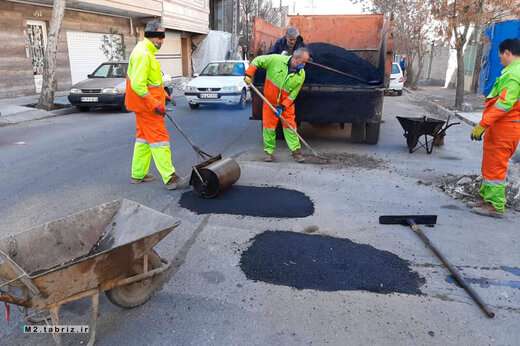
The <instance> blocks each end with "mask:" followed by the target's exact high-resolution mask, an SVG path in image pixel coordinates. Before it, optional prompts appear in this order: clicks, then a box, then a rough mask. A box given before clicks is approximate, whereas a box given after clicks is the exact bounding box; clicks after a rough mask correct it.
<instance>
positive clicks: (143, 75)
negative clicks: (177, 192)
mask: <svg viewBox="0 0 520 346" xmlns="http://www.w3.org/2000/svg"><path fill="white" fill-rule="evenodd" d="M165 35H166V33H165V30H164V28H163V27H162V26H161V23H160V22H159V21H157V20H154V21H151V22H149V23H148V24H147V25H146V28H145V31H144V37H145V38H144V40H142V41H141V42H139V43H138V44H137V45H136V46H135V48H134V50H133V51H132V54H131V55H130V59H129V63H128V71H127V80H126V97H125V104H126V108H127V109H129V110H131V111H134V112H135V119H136V140H135V146H134V156H133V159H132V183H133V184H139V183H142V182H147V181H152V180H154V177H153V176H152V175H150V174H148V171H149V169H150V163H151V160H152V157H153V160H154V162H155V166H156V167H157V170H158V171H159V173H160V175H161V177H162V180H163V182H164V184H165V185H166V188H167V189H169V190H174V189H176V188H177V186H178V184H179V181H180V179H179V178H178V176H177V175H176V174H175V167H174V166H173V162H172V157H171V155H172V154H171V149H170V136H169V134H168V130H167V128H166V124H165V121H164V115H165V114H166V109H165V102H166V98H167V95H166V92H165V91H164V86H163V82H162V72H161V65H160V64H159V61H157V59H156V58H155V54H156V53H157V51H158V50H159V49H160V48H161V46H162V44H163V42H164V38H165Z"/></svg>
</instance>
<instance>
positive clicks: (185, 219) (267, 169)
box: [0, 96, 520, 345]
mask: <svg viewBox="0 0 520 346" xmlns="http://www.w3.org/2000/svg"><path fill="white" fill-rule="evenodd" d="M174 113H175V114H176V117H177V119H178V120H179V121H180V123H181V125H182V126H184V127H185V130H186V132H188V133H192V134H193V138H194V140H195V141H197V142H198V143H200V145H201V146H202V147H204V148H207V150H209V151H211V152H215V153H216V152H224V153H225V154H227V155H237V157H238V160H239V162H240V166H241V168H242V177H241V180H240V184H242V185H254V186H263V185H269V186H281V187H284V188H287V189H294V190H298V191H302V192H304V193H305V194H306V195H307V196H309V198H310V199H311V200H312V201H313V203H314V209H315V210H314V214H313V215H311V216H308V217H305V218H298V219H271V218H254V217H247V216H241V215H238V216H236V215H235V216H233V215H216V214H212V215H209V216H208V215H197V214H194V213H192V212H190V211H188V210H185V209H183V208H181V207H180V206H179V205H178V200H179V197H180V196H181V193H182V192H178V191H176V192H169V191H166V190H165V189H164V188H163V187H162V186H161V184H160V183H159V182H154V183H150V184H146V185H140V186H134V185H130V184H129V183H128V178H129V177H128V172H129V166H130V157H131V152H132V145H133V126H134V125H133V118H132V115H130V114H119V113H112V112H106V111H105V112H103V111H97V112H91V113H78V114H72V115H69V116H64V117H60V118H54V119H48V120H44V121H37V122H33V123H28V124H23V125H19V126H13V127H4V128H0V178H1V180H0V181H1V182H2V185H1V190H0V191H1V194H0V215H1V218H0V235H1V236H6V235H8V234H12V233H17V232H20V231H23V230H24V229H26V228H28V227H30V226H32V225H36V224H39V223H41V222H45V221H48V220H51V219H54V218H57V217H60V216H64V215H67V214H70V213H72V212H75V211H78V210H81V209H84V208H87V207H91V206H94V205H96V204H99V203H102V202H106V201H108V200H113V199H117V198H121V197H126V198H130V199H133V200H136V201H138V202H141V203H144V204H146V205H148V206H151V207H153V208H156V209H159V210H162V211H164V212H165V213H168V214H170V215H172V216H174V217H176V218H179V219H180V220H181V221H182V225H181V227H179V228H178V229H177V230H176V231H175V232H174V233H173V234H172V235H171V236H169V237H167V238H166V239H165V240H163V241H162V242H161V243H160V244H159V246H158V248H157V250H158V252H159V253H160V254H161V255H162V256H163V257H166V258H173V259H174V263H175V273H174V276H173V278H172V280H171V281H170V282H169V283H168V284H167V285H165V287H164V288H163V290H162V291H160V292H159V293H157V294H156V295H155V296H154V297H153V299H152V300H150V301H149V302H148V303H146V304H145V305H143V306H142V307H139V308H136V309H132V310H121V309H119V308H117V307H115V306H114V305H112V304H110V303H109V302H108V301H107V299H105V298H102V300H101V309H100V318H99V322H98V344H99V345H518V340H519V339H520V329H519V328H518V321H519V317H520V315H519V314H520V291H519V287H520V278H519V277H518V276H519V274H520V269H519V268H520V252H519V251H518V246H519V244H520V232H518V230H519V228H520V227H519V222H518V213H510V214H509V215H508V217H507V218H506V219H504V220H494V219H489V218H483V217H479V216H477V215H473V214H471V213H470V212H469V211H468V209H467V208H466V207H465V206H464V205H463V204H462V203H461V202H459V201H455V200H453V199H451V198H450V197H448V196H446V195H445V194H444V193H443V192H442V191H440V190H439V189H438V188H437V187H436V184H437V183H438V182H439V181H440V179H442V177H443V176H444V175H446V174H448V173H452V174H458V175H460V174H477V173H478V171H479V166H480V155H481V147H480V145H479V144H478V143H472V142H471V141H469V139H468V137H469V135H468V133H469V130H470V128H469V126H467V125H461V126H458V127H455V128H451V129H450V130H449V131H448V136H447V137H446V145H445V146H444V147H442V148H436V149H435V151H434V153H433V154H432V155H426V154H425V153H424V152H421V151H419V152H417V153H414V154H409V153H408V151H407V149H406V146H405V140H404V138H403V137H402V130H401V128H400V126H399V124H398V122H397V121H396V119H395V116H396V115H409V116H414V115H415V116H417V115H423V114H425V111H424V110H423V109H422V108H420V107H419V106H417V105H414V104H412V103H411V102H410V101H409V100H408V99H407V97H406V96H403V97H389V98H386V99H385V111H384V113H385V115H384V120H385V122H384V124H383V126H382V135H381V140H380V143H379V145H377V146H367V145H358V144H352V143H349V142H347V141H346V140H345V137H346V133H348V131H347V130H343V131H340V130H339V129H324V128H318V129H316V128H311V127H309V126H306V127H305V128H304V129H303V132H302V133H303V135H304V136H305V137H306V138H307V139H308V140H309V142H311V143H312V144H313V145H315V146H316V148H317V149H318V150H319V151H321V152H325V153H334V154H348V155H349V156H347V157H346V159H347V162H346V163H345V164H342V165H338V166H334V165H333V166H318V165H299V164H296V163H294V162H292V160H291V159H290V157H289V155H288V153H287V150H286V149H285V148H284V145H283V143H282V142H279V145H280V146H281V148H280V150H278V151H277V155H276V157H277V160H278V162H276V163H272V164H266V163H263V162H261V157H262V150H261V145H260V130H259V124H258V123H256V122H252V121H250V120H248V117H249V110H244V111H237V110H231V109H228V108H223V109H216V108H201V109H200V110H197V111H189V110H188V108H187V106H186V104H185V103H183V101H182V99H180V100H179V106H178V107H177V109H176V110H175V111H174ZM172 137H173V143H174V155H175V156H174V158H175V162H176V165H177V167H178V169H179V171H180V172H181V173H183V174H187V173H188V172H189V171H190V166H191V164H192V163H194V162H195V159H196V158H195V156H194V155H193V153H192V152H191V151H190V149H189V147H188V146H187V145H186V143H185V142H184V141H183V140H182V139H180V138H178V135H177V134H176V133H175V132H174V131H172ZM419 181H421V183H418V182H419ZM247 197H249V198H251V199H253V198H254V196H247ZM259 207H261V206H260V205H259ZM417 213H428V214H438V215H439V220H438V223H437V225H436V226H435V227H434V228H426V229H425V232H426V233H427V234H428V236H429V237H430V238H431V239H432V241H433V242H434V243H435V244H437V245H438V246H439V247H440V248H441V249H442V251H443V252H444V253H445V255H446V256H447V257H448V258H449V259H450V260H451V261H452V263H453V264H455V265H456V266H458V268H459V269H460V270H461V271H462V273H463V275H464V277H466V278H467V279H468V280H469V281H470V282H472V285H473V287H474V288H475V289H476V290H477V291H478V292H479V294H481V295H482V297H483V298H484V299H485V300H486V301H487V302H488V303H489V305H490V306H491V307H492V308H493V309H494V310H495V311H496V314H497V317H496V318H495V319H493V320H490V319H488V318H486V317H484V316H483V314H482V313H481V311H480V310H479V309H478V308H477V307H476V306H475V305H474V303H473V302H472V301H471V299H469V298H468V296H467V295H466V293H465V292H464V291H462V290H461V289H460V288H459V287H457V286H456V285H454V284H453V283H452V282H451V280H450V278H449V276H448V273H447V272H446V270H445V269H444V268H443V267H442V266H441V265H440V263H439V262H438V261H437V260H436V258H435V257H434V256H433V255H432V254H431V252H430V251H428V249H426V248H425V247H424V245H423V244H422V243H421V242H420V241H419V240H418V239H417V237H416V236H415V235H414V234H413V233H412V232H411V231H410V230H408V229H407V228H405V227H401V226H381V225H379V224H378V222H377V218H378V216H379V215H382V214H417ZM311 225H316V226H318V227H319V230H318V231H317V232H316V233H314V235H321V236H330V237H335V238H341V239H348V240H350V241H351V242H354V243H355V244H367V245H370V246H372V247H374V248H376V249H377V250H373V249H372V250H371V252H370V253H375V254H377V253H384V254H385V256H387V257H388V258H394V259H395V257H394V256H398V257H400V258H401V259H403V260H405V261H406V262H403V261H401V260H399V261H396V262H399V263H408V264H409V266H410V270H412V271H413V272H414V273H417V274H418V275H419V276H420V277H421V278H422V280H423V281H421V282H422V284H421V287H420V290H421V292H422V294H421V295H413V294H404V293H389V294H381V293H373V292H367V291H363V290H359V291H356V290H354V291H346V290H345V291H342V290H340V291H330V292H325V291H320V290H318V289H302V290H300V289H295V288H292V287H288V286H284V285H274V284H271V283H268V282H262V281H252V280H249V279H247V278H246V276H245V274H244V273H243V272H242V270H241V268H240V260H241V254H242V253H243V252H244V251H245V250H246V249H248V248H249V247H250V246H251V239H253V238H254V237H255V236H257V235H260V234H262V233H263V232H265V231H266V230H272V231H276V230H281V231H291V232H303V231H304V229H306V228H307V227H308V226H311ZM317 239H318V238H317ZM327 239H330V238H327ZM311 243H312V242H311ZM349 244H352V243H349ZM355 244H354V245H352V246H355ZM349 246H350V245H349ZM298 250H299V249H294V251H296V252H297V253H298V254H299V255H302V254H301V253H299V252H298ZM379 250H381V251H379ZM34 251H43V249H39V248H38V245H37V244H35V250H34ZM271 251H272V249H271ZM323 251H325V252H326V251H328V250H327V249H323ZM304 255H305V254H303V255H302V256H303V257H305V256H304ZM341 255H342V254H339V256H340V257H336V258H340V259H341V258H342V257H341ZM345 256H348V254H345ZM306 260H309V259H306ZM310 260H311V261H312V259H310ZM342 261H344V260H342ZM341 263H343V262H341ZM281 265H285V266H290V265H298V263H291V262H290V261H289V262H286V263H282V264H281ZM371 267H372V268H373V267H374V266H371ZM385 267H386V266H385ZM328 269H329V270H334V268H328ZM401 269H402V268H401ZM389 270H391V269H389ZM385 274H388V273H385ZM366 275H367V276H369V277H370V278H371V279H374V277H376V278H377V275H379V274H378V273H377V270H376V272H371V273H366ZM388 276H391V275H386V276H385V277H388ZM357 279H359V278H357ZM396 280H399V278H396ZM318 281H319V280H318ZM358 281H359V280H358ZM361 281H362V280H361ZM318 283H319V282H318ZM344 284H345V283H342V285H344ZM346 285H347V286H348V283H346ZM88 307H89V304H88V301H81V302H78V303H74V304H70V305H69V306H67V307H65V308H64V310H63V313H62V316H63V318H64V321H65V320H66V321H67V322H66V323H72V324H82V323H85V322H86V321H87V318H88ZM12 315H13V316H12V319H13V320H12V321H11V322H10V323H9V324H8V323H6V322H4V321H2V322H0V344H2V345H27V344H42V345H52V340H51V338H50V337H49V336H45V335H41V336H36V335H27V334H25V335H24V334H22V333H21V325H22V322H21V315H20V314H19V313H18V311H17V310H13V313H12ZM84 340H85V337H83V338H82V337H81V336H68V337H67V338H65V341H66V342H67V343H69V344H71V345H76V344H79V343H80V342H81V341H83V342H84Z"/></svg>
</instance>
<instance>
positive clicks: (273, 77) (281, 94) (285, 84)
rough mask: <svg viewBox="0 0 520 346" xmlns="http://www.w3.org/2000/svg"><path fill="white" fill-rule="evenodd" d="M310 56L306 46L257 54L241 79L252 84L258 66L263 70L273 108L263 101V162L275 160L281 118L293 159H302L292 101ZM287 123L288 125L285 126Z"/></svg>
mask: <svg viewBox="0 0 520 346" xmlns="http://www.w3.org/2000/svg"><path fill="white" fill-rule="evenodd" d="M309 58H310V53H309V51H308V50H307V49H306V48H298V49H297V50H296V51H295V52H294V54H293V55H292V56H286V55H281V54H271V55H263V56H258V57H256V58H255V59H254V60H253V61H252V62H251V65H249V68H248V69H247V71H246V77H245V78H244V81H245V83H246V84H248V85H251V83H252V82H253V78H254V76H255V73H256V71H257V69H259V68H261V69H265V70H266V78H265V84H264V96H265V97H266V98H267V100H268V101H269V102H270V103H271V104H272V105H273V106H274V107H275V108H276V113H275V112H273V111H272V110H271V108H270V107H269V106H268V105H267V104H266V103H265V102H264V105H263V108H262V126H263V131H262V135H263V139H264V152H265V158H264V161H265V162H272V161H274V150H275V148H276V127H277V126H278V122H279V121H280V118H283V119H284V120H285V122H283V123H282V127H283V134H284V137H285V141H286V142H287V145H288V147H289V150H290V151H291V153H292V157H293V159H294V160H295V161H296V162H300V163H303V162H304V161H305V158H304V157H303V155H302V154H301V145H300V140H299V139H298V136H297V135H296V133H295V132H294V131H293V130H291V128H293V129H295V128H296V126H297V124H296V112H295V106H294V102H295V100H296V97H297V96H298V94H299V93H300V90H301V88H302V86H303V83H304V82H305V70H304V67H305V64H306V63H307V61H308V60H309ZM288 125H289V126H288Z"/></svg>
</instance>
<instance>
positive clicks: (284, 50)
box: [269, 26, 305, 55]
mask: <svg viewBox="0 0 520 346" xmlns="http://www.w3.org/2000/svg"><path fill="white" fill-rule="evenodd" d="M303 47H305V43H304V42H303V37H302V36H301V35H300V31H299V30H298V29H297V28H295V27H293V26H290V27H288V28H287V30H286V32H285V36H283V37H280V38H279V39H278V40H276V42H275V43H274V45H273V47H272V48H271V50H270V51H269V54H282V55H293V53H294V51H295V50H297V49H299V48H303Z"/></svg>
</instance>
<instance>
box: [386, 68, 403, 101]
mask: <svg viewBox="0 0 520 346" xmlns="http://www.w3.org/2000/svg"><path fill="white" fill-rule="evenodd" d="M403 87H404V75H403V71H402V70H401V66H399V64H398V63H395V62H394V63H393V64H392V74H391V75H390V85H389V86H388V90H389V91H395V92H396V93H397V95H399V96H401V95H402V94H403Z"/></svg>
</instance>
